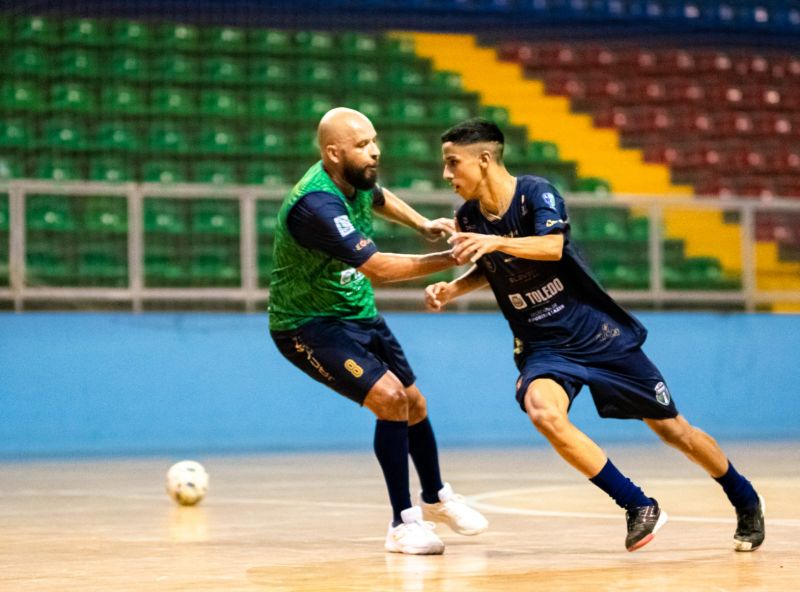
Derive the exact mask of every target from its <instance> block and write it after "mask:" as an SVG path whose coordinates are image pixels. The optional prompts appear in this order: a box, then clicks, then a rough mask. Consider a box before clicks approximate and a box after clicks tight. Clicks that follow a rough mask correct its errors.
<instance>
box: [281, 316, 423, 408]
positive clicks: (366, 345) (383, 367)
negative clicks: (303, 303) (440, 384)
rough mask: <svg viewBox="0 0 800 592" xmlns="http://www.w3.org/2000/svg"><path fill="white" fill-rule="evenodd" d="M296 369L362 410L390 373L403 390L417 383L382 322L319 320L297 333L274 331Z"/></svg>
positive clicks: (379, 320)
mask: <svg viewBox="0 0 800 592" xmlns="http://www.w3.org/2000/svg"><path fill="white" fill-rule="evenodd" d="M271 335H272V339H273V341H275V345H277V346H278V350H280V352H281V353H282V354H283V355H284V357H285V358H286V359H287V360H289V361H290V362H291V363H292V364H294V365H295V366H297V367H298V368H300V370H302V371H303V372H305V373H306V374H308V375H309V376H310V377H311V378H313V379H314V380H316V381H317V382H321V383H322V384H324V385H325V386H328V387H330V388H332V389H333V390H335V391H336V392H337V393H339V394H340V395H344V396H345V397H347V398H348V399H351V400H353V401H355V402H356V403H358V404H359V405H363V404H364V399H365V398H366V397H367V393H369V390H370V389H371V388H372V386H373V385H374V384H375V383H376V382H378V380H379V379H380V378H381V376H383V375H384V374H386V371H387V370H391V372H392V373H393V374H394V375H395V376H397V378H398V379H399V380H400V382H401V383H402V384H403V386H406V387H408V386H411V385H412V384H414V383H415V382H416V377H415V376H414V372H413V371H412V370H411V366H409V364H408V360H406V356H405V354H404V353H403V349H402V348H401V347H400V344H399V343H398V342H397V339H396V338H395V336H394V335H393V334H392V332H391V330H390V329H389V327H388V325H386V321H384V320H383V317H376V318H374V319H371V320H368V321H346V320H342V319H337V318H318V319H314V320H313V321H311V322H309V323H306V324H305V325H302V326H301V327H298V328H297V329H294V330H292V331H272V332H271Z"/></svg>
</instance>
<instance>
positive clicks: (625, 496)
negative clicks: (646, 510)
mask: <svg viewBox="0 0 800 592" xmlns="http://www.w3.org/2000/svg"><path fill="white" fill-rule="evenodd" d="M589 481H591V482H592V483H594V484H595V485H597V486H598V487H599V488H600V489H602V490H603V491H605V492H606V493H607V494H608V495H610V496H611V498H612V499H613V500H614V501H615V502H616V503H617V505H618V506H619V507H620V508H625V509H626V510H630V509H631V508H638V507H639V506H652V505H653V500H651V499H650V498H649V497H647V496H646V495H645V494H644V492H643V491H642V490H641V489H640V488H639V486H638V485H636V484H635V483H634V482H633V481H631V480H630V479H628V478H627V477H626V476H625V475H623V474H622V473H620V472H619V469H617V467H615V466H614V464H613V463H612V462H611V461H610V460H609V461H606V464H605V465H604V466H603V468H602V469H601V470H600V472H599V473H597V475H595V476H594V477H592V478H591V479H589Z"/></svg>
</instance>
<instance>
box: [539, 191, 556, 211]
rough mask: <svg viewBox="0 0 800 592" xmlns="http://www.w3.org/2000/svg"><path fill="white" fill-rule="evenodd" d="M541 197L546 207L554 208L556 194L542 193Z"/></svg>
mask: <svg viewBox="0 0 800 592" xmlns="http://www.w3.org/2000/svg"><path fill="white" fill-rule="evenodd" d="M542 199H543V200H544V203H546V204H547V207H549V208H552V209H555V207H556V196H555V195H553V194H552V193H550V192H547V193H542Z"/></svg>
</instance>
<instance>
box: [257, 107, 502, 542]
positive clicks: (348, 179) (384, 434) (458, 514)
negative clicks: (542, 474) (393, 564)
mask: <svg viewBox="0 0 800 592" xmlns="http://www.w3.org/2000/svg"><path fill="white" fill-rule="evenodd" d="M317 139H318V142H319V146H320V153H321V160H320V161H319V162H317V163H316V164H314V165H313V166H312V167H311V168H310V169H309V170H308V172H306V174H305V175H304V176H303V178H302V179H300V181H299V182H298V183H297V185H295V186H294V188H293V189H292V191H291V193H290V194H289V195H288V196H287V197H286V199H285V200H284V202H283V204H282V206H281V208H280V210H279V212H278V223H277V229H276V236H275V250H274V256H273V260H274V262H275V266H274V268H273V272H272V278H271V283H270V304H269V319H270V333H271V335H272V338H273V340H274V341H275V344H276V346H277V347H278V349H279V350H280V352H281V353H282V354H283V355H284V356H285V357H286V358H287V359H288V360H289V361H290V362H291V363H292V364H294V365H295V366H297V367H298V368H300V370H302V371H303V372H305V373H306V374H308V375H309V376H311V377H312V378H313V379H315V380H317V381H318V382H321V383H322V384H324V385H326V386H328V387H329V388H331V389H333V390H334V391H336V392H337V393H339V394H341V395H344V396H345V397H347V398H348V399H350V400H352V401H354V402H355V403H357V404H359V405H361V406H363V407H366V408H367V409H369V410H370V411H372V412H373V413H374V414H375V416H376V418H377V420H376V425H375V438H374V450H375V456H376V457H377V459H378V463H379V464H380V466H381V469H382V470H383V475H384V478H385V481H386V486H387V489H388V491H389V499H390V502H391V505H392V512H393V516H392V521H391V523H390V524H389V528H388V531H387V534H386V540H385V548H386V550H388V551H391V552H397V553H410V554H439V553H442V552H443V551H444V544H443V543H442V541H441V539H439V537H437V536H436V534H435V533H434V532H433V526H432V525H431V524H430V523H429V522H427V521H426V520H432V521H435V522H444V523H446V524H448V525H449V526H450V528H452V529H453V530H454V531H455V532H457V533H459V534H464V535H474V534H478V533H480V532H482V531H484V530H485V529H486V527H487V526H488V522H487V521H486V519H485V518H484V517H483V516H482V515H481V514H480V513H479V512H477V511H476V510H474V509H472V508H470V507H469V506H468V505H467V504H465V503H464V501H463V498H461V496H459V495H457V494H455V493H454V492H453V489H452V487H451V486H450V485H449V484H448V483H445V482H443V481H442V478H441V475H440V470H439V460H438V452H437V448H436V439H435V437H434V433H433V428H432V427H431V423H430V421H429V420H428V417H427V404H426V401H425V397H424V396H423V395H422V393H421V392H420V391H419V389H418V388H417V386H416V384H415V383H416V377H415V376H414V373H413V371H412V370H411V367H410V365H409V363H408V361H407V360H406V357H405V355H404V354H403V350H402V348H401V347H400V344H399V343H398V342H397V340H396V339H395V337H394V335H393V334H392V332H391V331H390V330H389V327H388V326H387V325H386V323H385V321H384V320H383V318H382V317H381V316H380V315H379V314H378V311H377V309H376V307H375V296H374V293H373V290H372V283H371V282H373V281H377V282H387V281H398V280H406V279H411V278H415V277H419V276H424V275H428V274H432V273H436V272H438V271H442V270H444V269H448V268H450V267H452V266H453V265H455V260H454V259H453V257H452V255H451V252H450V251H443V252H439V253H431V254H427V255H400V254H393V253H383V252H380V251H379V250H378V247H377V246H376V245H375V243H374V242H373V240H372V238H371V236H372V216H373V213H374V212H377V213H378V214H380V215H381V216H383V217H386V218H388V219H390V220H392V221H394V222H397V223H400V224H404V225H406V226H409V227H411V228H413V229H415V230H418V231H419V232H420V233H421V234H422V235H423V236H425V237H426V238H434V239H435V238H437V237H441V236H444V235H445V234H447V233H448V232H451V231H452V230H453V223H452V221H450V220H446V219H440V220H434V221H430V220H428V219H426V218H425V217H423V216H422V215H420V214H419V213H418V212H416V211H415V210H414V209H413V208H411V207H410V206H409V205H408V204H406V203H405V202H403V201H402V200H400V199H399V198H398V197H397V196H395V195H394V194H393V193H392V192H390V191H388V190H386V189H383V188H382V187H380V186H379V185H377V177H378V163H379V161H380V149H379V148H378V144H377V136H376V133H375V129H374V128H373V126H372V123H371V122H370V121H369V119H367V118H366V117H365V116H364V115H363V114H361V113H359V112H358V111H353V110H351V109H346V108H341V107H340V108H336V109H333V110H331V111H329V112H328V113H326V114H325V116H323V118H322V119H321V121H320V123H319V127H318V129H317ZM409 455H410V456H411V459H412V460H413V462H414V465H415V467H416V469H417V473H418V475H419V480H420V483H421V485H422V492H421V494H420V497H421V500H420V505H418V506H417V505H413V504H412V502H411V494H410V491H409V462H408V457H409ZM424 519H425V520H424Z"/></svg>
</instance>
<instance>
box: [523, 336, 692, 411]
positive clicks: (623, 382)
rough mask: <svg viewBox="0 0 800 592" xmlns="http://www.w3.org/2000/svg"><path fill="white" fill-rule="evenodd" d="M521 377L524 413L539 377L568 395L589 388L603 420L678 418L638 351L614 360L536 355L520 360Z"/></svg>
mask: <svg viewBox="0 0 800 592" xmlns="http://www.w3.org/2000/svg"><path fill="white" fill-rule="evenodd" d="M516 362H517V368H519V371H520V376H519V379H518V380H517V402H518V403H519V405H520V407H521V408H522V410H523V411H525V392H526V391H527V390H528V386H529V385H530V384H531V382H533V381H534V380H535V379H536V378H552V379H553V380H555V381H556V382H557V383H558V384H560V385H561V386H562V387H563V389H564V390H565V391H566V392H567V395H568V396H569V404H570V407H571V406H572V401H573V400H574V399H575V397H576V396H577V395H578V392H579V391H580V390H581V387H582V386H583V385H587V386H588V387H589V390H590V392H591V393H592V398H593V399H594V405H595V407H596V408H597V413H598V414H599V415H600V417H613V418H617V419H643V418H647V419H669V418H672V417H675V416H676V415H678V410H677V408H676V407H675V402H674V401H673V400H672V396H671V395H670V392H669V389H668V388H667V383H666V381H665V380H664V377H663V376H662V375H661V372H659V370H658V368H656V366H655V364H653V362H651V361H650V358H648V357H647V356H646V355H645V353H644V352H643V351H642V350H641V349H639V348H636V349H635V350H633V351H631V352H625V353H621V354H620V356H619V358H616V359H613V360H610V361H597V362H592V361H591V360H589V361H585V362H584V361H582V362H580V363H579V362H576V361H574V360H571V359H568V358H565V357H564V356H561V355H559V354H558V353H557V352H553V351H538V352H531V353H530V354H528V355H524V356H518V357H517V359H516Z"/></svg>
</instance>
